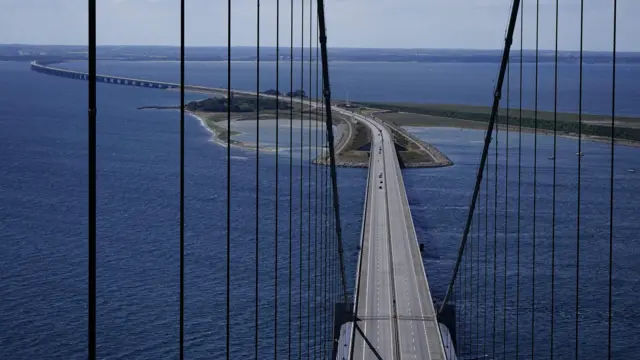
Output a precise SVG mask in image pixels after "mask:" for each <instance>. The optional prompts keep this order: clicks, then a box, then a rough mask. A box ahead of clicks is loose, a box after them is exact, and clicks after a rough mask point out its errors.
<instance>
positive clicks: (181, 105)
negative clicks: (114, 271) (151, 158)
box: [180, 0, 185, 360]
mask: <svg viewBox="0 0 640 360" xmlns="http://www.w3.org/2000/svg"><path fill="white" fill-rule="evenodd" d="M184 1H185V0H180V360H183V359H184V43H185V41H184V23H185V21H184V20H185V19H184V17H185V16H184V15H185V9H184Z"/></svg>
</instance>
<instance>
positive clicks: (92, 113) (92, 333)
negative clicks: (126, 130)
mask: <svg viewBox="0 0 640 360" xmlns="http://www.w3.org/2000/svg"><path fill="white" fill-rule="evenodd" d="M88 7H89V19H88V21H89V25H88V27H89V29H88V30H89V31H88V32H89V118H88V122H89V123H88V129H89V134H88V138H89V139H88V140H89V144H88V148H89V164H88V165H89V189H88V191H89V196H88V197H89V261H88V263H89V264H88V265H89V266H88V267H89V269H88V271H89V276H88V277H89V279H88V288H89V299H88V303H89V304H88V305H89V306H88V309H87V310H88V315H87V317H88V320H89V321H88V323H89V328H88V334H87V335H88V336H87V338H88V342H89V343H88V348H89V349H88V350H89V359H90V360H95V359H96V120H97V110H98V109H97V99H96V0H89V5H88Z"/></svg>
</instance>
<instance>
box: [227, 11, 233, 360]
mask: <svg viewBox="0 0 640 360" xmlns="http://www.w3.org/2000/svg"><path fill="white" fill-rule="evenodd" d="M231 96H232V94H231V0H227V129H231ZM226 285H227V289H226V290H227V302H226V307H227V308H226V311H227V319H226V331H227V334H226V354H227V360H229V359H230V358H231V353H230V350H231V341H230V340H231V131H227V284H226Z"/></svg>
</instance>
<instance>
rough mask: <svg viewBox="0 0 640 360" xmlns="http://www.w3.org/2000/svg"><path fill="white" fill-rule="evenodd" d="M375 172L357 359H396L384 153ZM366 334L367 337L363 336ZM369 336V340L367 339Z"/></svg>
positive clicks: (365, 246) (361, 280) (369, 203)
mask: <svg viewBox="0 0 640 360" xmlns="http://www.w3.org/2000/svg"><path fill="white" fill-rule="evenodd" d="M372 145H373V146H374V147H376V148H378V147H380V146H382V139H381V138H380V137H376V138H374V139H373V141H372ZM370 164H371V170H370V171H371V173H370V175H369V184H368V187H367V188H368V189H370V191H368V193H367V197H368V199H367V209H366V211H367V214H366V216H365V219H364V221H365V224H364V227H363V230H364V234H363V236H364V239H363V240H364V241H363V244H362V249H361V251H362V253H363V254H364V256H362V257H361V261H362V263H361V275H360V278H359V279H358V287H360V289H359V293H360V294H366V296H360V297H359V298H358V314H357V316H358V318H359V319H361V321H359V322H358V325H359V327H360V329H361V331H362V334H360V333H356V334H355V338H354V341H355V352H354V357H353V358H354V359H371V358H373V359H376V358H378V356H379V357H381V358H383V359H394V358H395V356H394V353H395V342H394V333H395V322H394V321H393V317H392V314H393V308H392V294H393V290H392V287H391V273H390V266H391V257H390V256H389V237H388V231H387V230H388V226H387V223H388V216H387V212H386V208H387V199H386V196H385V190H384V187H383V186H382V185H383V184H381V183H382V182H384V180H383V178H382V177H381V176H380V175H382V174H383V171H384V163H383V161H382V156H374V157H372V158H371V159H370ZM363 334H364V338H363ZM365 338H366V340H367V341H365Z"/></svg>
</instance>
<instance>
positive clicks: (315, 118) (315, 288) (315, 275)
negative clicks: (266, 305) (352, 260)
mask: <svg viewBox="0 0 640 360" xmlns="http://www.w3.org/2000/svg"><path fill="white" fill-rule="evenodd" d="M309 9H313V6H312V4H311V3H309ZM312 12H313V11H312V10H309V13H310V14H311V13H312ZM310 23H312V21H310ZM316 31H317V22H316ZM312 35H313V33H312V32H311V31H309V44H312V39H313V37H312ZM316 53H317V51H316ZM310 58H311V56H310ZM310 63H311V61H310ZM309 69H311V66H309ZM316 69H317V67H316ZM309 79H311V77H309ZM315 81H316V83H317V82H318V76H317V72H316V80H315ZM309 84H312V83H311V81H309ZM314 88H316V89H317V87H314ZM312 91H313V90H312V89H311V86H310V90H309V109H310V110H311V111H312V114H313V124H314V131H313V132H314V136H315V143H314V149H315V154H314V157H315V158H314V160H315V159H317V158H318V113H317V111H316V110H315V108H314V106H313V101H315V99H314V100H311V92H312ZM315 98H317V94H316V96H315ZM313 168H314V170H315V189H314V192H315V195H314V209H315V211H314V217H313V219H314V227H315V230H314V237H313V239H314V240H313V256H314V259H313V294H314V298H313V304H314V309H315V311H314V312H313V316H314V318H313V319H314V332H313V336H314V340H313V344H314V345H313V353H314V358H317V356H318V355H317V354H318V334H319V331H318V330H319V329H318V315H319V311H318V308H317V304H318V250H319V249H318V247H319V246H318V224H319V222H318V165H317V162H316V164H315V166H313Z"/></svg>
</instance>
